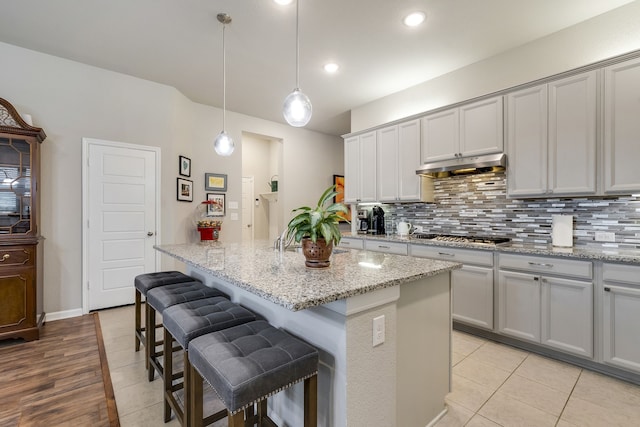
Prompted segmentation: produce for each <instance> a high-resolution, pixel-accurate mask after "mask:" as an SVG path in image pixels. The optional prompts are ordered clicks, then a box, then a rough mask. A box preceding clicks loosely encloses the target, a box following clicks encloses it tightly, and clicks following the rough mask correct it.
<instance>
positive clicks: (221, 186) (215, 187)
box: [204, 173, 227, 191]
mask: <svg viewBox="0 0 640 427" xmlns="http://www.w3.org/2000/svg"><path fill="white" fill-rule="evenodd" d="M204 189H205V191H227V175H226V174H221V173H205V174H204Z"/></svg>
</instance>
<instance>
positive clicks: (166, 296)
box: [145, 280, 227, 381]
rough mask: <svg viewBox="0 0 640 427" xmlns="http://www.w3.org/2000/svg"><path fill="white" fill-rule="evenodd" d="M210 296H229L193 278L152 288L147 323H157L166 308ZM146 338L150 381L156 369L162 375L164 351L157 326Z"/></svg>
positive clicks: (148, 296)
mask: <svg viewBox="0 0 640 427" xmlns="http://www.w3.org/2000/svg"><path fill="white" fill-rule="evenodd" d="M210 297H225V298H227V295H226V294H224V293H223V292H220V291H219V290H218V289H215V288H210V287H208V286H205V285H203V284H202V283H201V282H199V281H197V280H192V281H191V282H188V283H175V284H172V285H165V286H158V287H156V288H153V289H150V290H149V291H148V292H147V310H146V315H147V318H146V324H147V325H155V324H156V312H159V313H160V314H162V313H163V312H164V310H166V309H167V308H168V307H171V306H173V305H176V304H181V303H185V302H189V301H195V300H198V299H203V298H210ZM145 338H146V353H147V360H148V365H149V366H148V368H149V372H148V374H149V381H153V378H154V376H155V371H158V373H159V374H160V375H162V365H161V363H160V361H159V359H158V358H159V356H161V355H163V354H164V353H162V352H158V351H157V349H156V345H155V343H156V333H155V328H149V329H148V330H147V333H146V337H145ZM164 355H165V358H168V357H170V355H168V354H164Z"/></svg>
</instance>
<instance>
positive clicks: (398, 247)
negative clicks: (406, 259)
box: [364, 240, 409, 255]
mask: <svg viewBox="0 0 640 427" xmlns="http://www.w3.org/2000/svg"><path fill="white" fill-rule="evenodd" d="M364 248H365V249H366V250H368V251H373V252H384V253H386V254H395V255H407V254H408V253H409V252H408V250H407V244H406V243H398V242H388V241H385V240H365V241H364Z"/></svg>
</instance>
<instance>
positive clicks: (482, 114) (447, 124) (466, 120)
mask: <svg viewBox="0 0 640 427" xmlns="http://www.w3.org/2000/svg"><path fill="white" fill-rule="evenodd" d="M502 123H503V119H502V97H501V96H499V97H495V98H489V99H484V100H481V101H476V102H472V103H469V104H466V105H463V106H461V107H458V108H452V109H450V110H445V111H441V112H438V113H434V114H430V115H428V116H425V117H423V118H422V162H423V163H430V162H433V161H437V160H446V159H454V158H456V157H464V156H477V155H481V154H491V153H500V152H502V151H503V148H504V146H503V129H502Z"/></svg>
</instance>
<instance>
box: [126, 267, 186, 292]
mask: <svg viewBox="0 0 640 427" xmlns="http://www.w3.org/2000/svg"><path fill="white" fill-rule="evenodd" d="M194 281H197V280H196V279H194V278H193V277H191V276H187V275H186V274H184V273H181V272H179V271H158V272H155V273H144V274H139V275H137V276H136V277H135V278H134V281H133V282H134V286H135V288H136V289H137V290H138V291H139V292H140V293H141V294H142V295H146V294H147V292H148V291H149V290H150V289H153V288H156V287H158V286H164V285H172V284H175V283H187V282H194Z"/></svg>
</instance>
